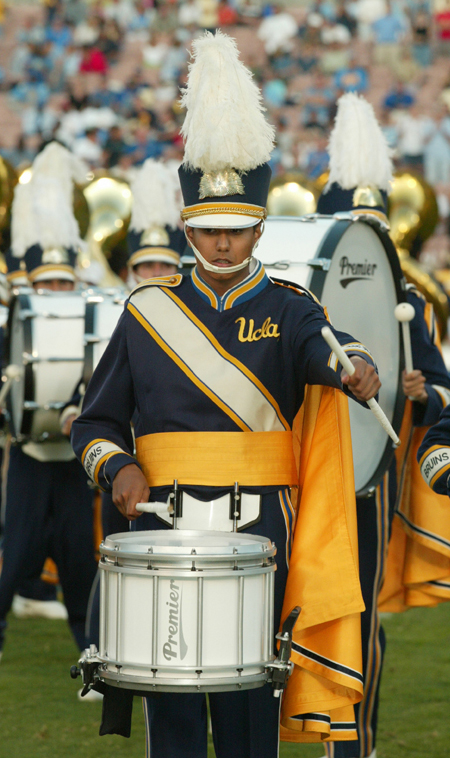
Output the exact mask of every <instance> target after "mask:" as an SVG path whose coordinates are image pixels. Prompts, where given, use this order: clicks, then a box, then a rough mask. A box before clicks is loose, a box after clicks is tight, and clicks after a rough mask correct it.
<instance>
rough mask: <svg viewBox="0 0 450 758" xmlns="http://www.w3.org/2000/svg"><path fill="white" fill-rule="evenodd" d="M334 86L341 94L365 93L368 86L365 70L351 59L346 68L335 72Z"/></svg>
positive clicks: (354, 59) (367, 76)
mask: <svg viewBox="0 0 450 758" xmlns="http://www.w3.org/2000/svg"><path fill="white" fill-rule="evenodd" d="M334 86H335V87H336V89H338V90H341V91H342V92H358V93H359V92H365V91H366V90H367V88H368V86H369V75H368V72H367V69H366V68H364V67H363V66H359V65H358V63H357V61H356V58H355V57H353V58H352V59H351V61H350V65H349V66H348V67H347V68H343V69H341V70H340V71H336V74H335V76H334Z"/></svg>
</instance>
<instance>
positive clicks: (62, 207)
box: [11, 142, 87, 284]
mask: <svg viewBox="0 0 450 758" xmlns="http://www.w3.org/2000/svg"><path fill="white" fill-rule="evenodd" d="M86 174H87V167H86V166H85V164H84V163H83V162H82V161H80V160H79V159H78V158H77V157H76V156H74V155H73V154H72V153H71V152H70V151H69V150H67V148H65V147H63V146H62V145H60V144H59V143H58V142H51V143H50V144H49V145H47V146H46V147H45V149H44V150H43V151H42V152H41V153H40V154H39V155H38V156H37V157H36V158H35V160H34V162H33V165H32V167H31V179H30V181H29V182H27V183H26V184H18V185H17V186H16V188H15V191H14V200H13V205H12V221H11V258H15V259H17V261H19V265H18V267H17V268H18V269H22V270H23V263H20V261H25V265H26V269H27V272H28V279H29V282H30V283H31V284H34V283H35V282H40V281H45V280H48V279H65V280H68V281H75V262H76V257H77V252H78V250H79V248H80V246H81V245H82V244H83V242H82V240H81V238H80V231H79V227H78V222H77V220H76V218H75V216H74V213H73V183H74V181H79V182H83V181H84V180H85V179H86ZM11 273H12V272H11Z"/></svg>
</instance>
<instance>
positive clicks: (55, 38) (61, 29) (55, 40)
mask: <svg viewBox="0 0 450 758" xmlns="http://www.w3.org/2000/svg"><path fill="white" fill-rule="evenodd" d="M45 37H46V40H47V42H50V43H51V44H52V45H53V46H54V47H56V48H57V49H58V51H61V52H64V50H65V49H66V47H67V46H68V45H70V43H71V42H72V32H71V30H70V28H69V27H68V26H67V24H65V23H64V21H63V19H62V17H61V16H54V18H53V21H52V24H51V26H50V27H48V28H47V29H46V35H45Z"/></svg>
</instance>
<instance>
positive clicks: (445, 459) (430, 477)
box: [417, 405, 450, 508]
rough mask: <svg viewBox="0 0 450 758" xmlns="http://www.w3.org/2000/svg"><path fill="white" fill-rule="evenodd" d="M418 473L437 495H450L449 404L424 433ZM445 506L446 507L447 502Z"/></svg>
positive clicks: (418, 457)
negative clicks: (435, 422) (436, 421)
mask: <svg viewBox="0 0 450 758" xmlns="http://www.w3.org/2000/svg"><path fill="white" fill-rule="evenodd" d="M417 460H418V461H419V466H420V473H421V474H422V477H423V479H424V481H425V482H426V484H427V485H428V486H429V487H431V489H432V490H434V492H436V493H437V494H438V495H448V496H450V485H449V477H450V406H449V405H447V406H446V407H445V408H444V410H443V411H442V413H441V417H440V419H439V422H438V423H437V424H435V426H433V427H432V428H431V429H429V430H428V432H427V433H426V435H425V437H424V440H423V442H422V444H421V446H420V448H419V451H418V454H417ZM446 505H447V508H448V504H446Z"/></svg>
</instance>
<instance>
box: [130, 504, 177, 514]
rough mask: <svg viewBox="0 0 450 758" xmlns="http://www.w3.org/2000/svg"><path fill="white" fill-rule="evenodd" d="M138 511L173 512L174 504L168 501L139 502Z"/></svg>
mask: <svg viewBox="0 0 450 758" xmlns="http://www.w3.org/2000/svg"><path fill="white" fill-rule="evenodd" d="M136 510H137V511H138V513H173V505H172V504H170V505H167V503H137V505H136Z"/></svg>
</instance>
